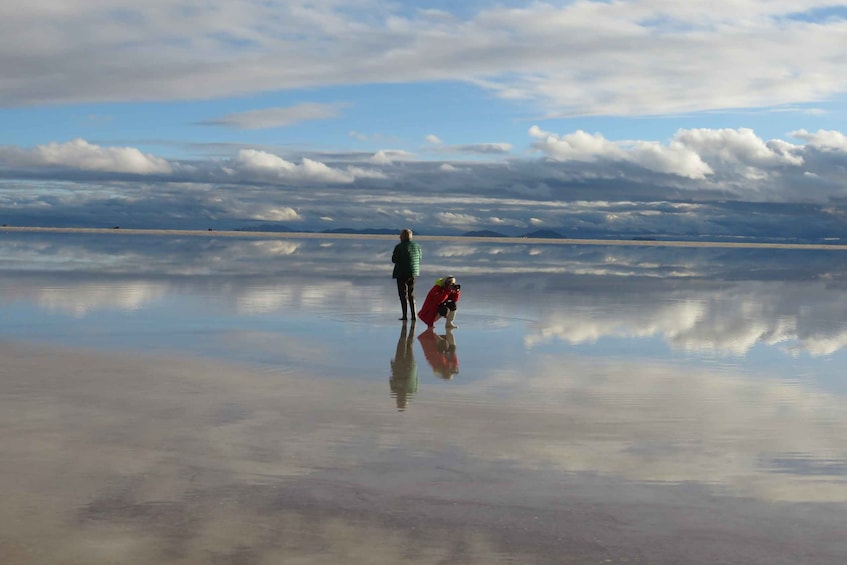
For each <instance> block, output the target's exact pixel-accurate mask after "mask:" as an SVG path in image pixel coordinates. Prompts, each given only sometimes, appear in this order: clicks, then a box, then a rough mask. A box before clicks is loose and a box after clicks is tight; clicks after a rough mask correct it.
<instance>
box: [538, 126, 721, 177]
mask: <svg viewBox="0 0 847 565" xmlns="http://www.w3.org/2000/svg"><path fill="white" fill-rule="evenodd" d="M529 134H530V135H531V136H532V137H534V138H536V139H537V140H538V141H536V142H535V143H533V147H534V148H535V149H538V150H539V151H542V152H543V153H545V154H547V155H549V156H550V157H552V158H553V159H557V160H559V161H582V162H588V163H593V162H598V161H623V162H630V163H634V164H637V165H639V166H641V167H644V168H645V169H647V170H650V171H655V172H658V173H666V174H672V175H678V176H681V177H686V178H691V179H703V178H705V177H706V176H707V175H710V174H712V172H713V171H712V169H711V168H710V167H709V165H708V164H706V163H705V162H704V161H703V160H702V159H701V158H700V156H699V155H698V154H697V153H696V152H694V151H693V150H691V149H689V148H688V147H686V146H685V145H684V144H683V143H679V142H673V143H671V144H670V145H668V146H663V145H661V144H659V143H657V142H647V141H638V142H634V143H632V142H613V141H609V140H607V139H606V138H605V137H603V135H601V134H599V133H595V134H593V135H592V134H588V133H586V132H584V131H582V130H577V131H576V132H574V133H570V134H566V135H561V136H560V135H556V134H553V133H549V132H545V131H543V130H541V129H540V128H539V127H537V126H532V127H531V128H530V130H529Z"/></svg>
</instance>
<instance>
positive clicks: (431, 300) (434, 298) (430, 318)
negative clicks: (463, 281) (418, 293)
mask: <svg viewBox="0 0 847 565" xmlns="http://www.w3.org/2000/svg"><path fill="white" fill-rule="evenodd" d="M460 295H461V292H460V291H459V289H458V288H457V289H454V290H450V289H449V288H444V287H443V286H441V285H440V284H437V285H435V286H434V287H432V288H431V289H430V290H429V294H427V295H426V300H424V303H423V306H422V307H421V310H420V312H418V319H419V320H420V321H422V322H424V323H425V324H426V325H427V326H431V325H432V324H434V323H435V319H436V318H437V317H438V307H439V306H441V305H442V304H443V303H444V301H445V300H452V301H453V302H458V301H459V296H460Z"/></svg>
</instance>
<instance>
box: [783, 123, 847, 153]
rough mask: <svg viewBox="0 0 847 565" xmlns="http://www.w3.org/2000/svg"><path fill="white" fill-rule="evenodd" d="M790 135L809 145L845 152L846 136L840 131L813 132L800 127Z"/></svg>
mask: <svg viewBox="0 0 847 565" xmlns="http://www.w3.org/2000/svg"><path fill="white" fill-rule="evenodd" d="M789 135H791V137H796V138H797V139H802V140H803V141H805V142H806V143H807V145H809V146H810V147H814V148H815V149H820V150H823V151H838V152H841V153H847V136H845V135H844V134H843V133H841V132H840V131H833V130H818V131H817V132H815V133H809V132H808V131H806V130H804V129H801V130H797V131H793V132H791V133H790V134H789Z"/></svg>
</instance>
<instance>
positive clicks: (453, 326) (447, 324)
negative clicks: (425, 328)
mask: <svg viewBox="0 0 847 565" xmlns="http://www.w3.org/2000/svg"><path fill="white" fill-rule="evenodd" d="M444 327H445V328H450V329H451V330H452V329H456V328H458V327H459V326H457V325H456V324H454V323H453V322H447V323H446V324H444Z"/></svg>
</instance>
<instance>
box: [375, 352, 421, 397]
mask: <svg viewBox="0 0 847 565" xmlns="http://www.w3.org/2000/svg"><path fill="white" fill-rule="evenodd" d="M383 382H385V381H383ZM388 383H389V385H390V386H391V391H392V392H396V393H401V392H403V393H407V394H415V393H416V392H418V365H417V363H415V360H414V359H411V360H406V359H401V360H397V359H395V360H394V361H392V362H391V379H390V380H389V381H388Z"/></svg>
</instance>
